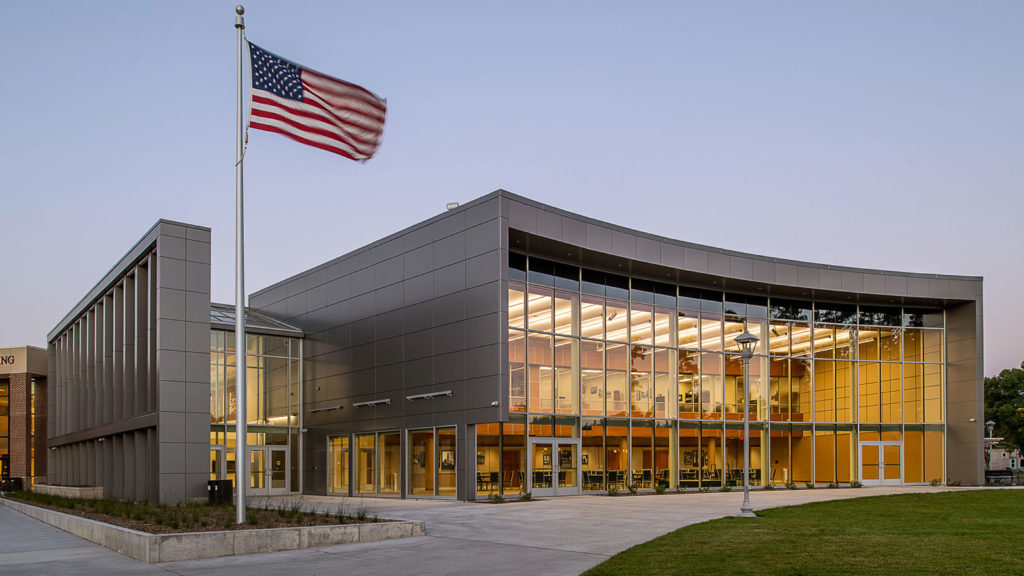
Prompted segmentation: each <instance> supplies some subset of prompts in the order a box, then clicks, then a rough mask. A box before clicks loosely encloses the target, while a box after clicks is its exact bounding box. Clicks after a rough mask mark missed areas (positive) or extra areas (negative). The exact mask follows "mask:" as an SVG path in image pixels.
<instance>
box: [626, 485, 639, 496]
mask: <svg viewBox="0 0 1024 576" xmlns="http://www.w3.org/2000/svg"><path fill="white" fill-rule="evenodd" d="M639 488H640V487H639V486H637V485H636V484H630V485H629V486H627V489H628V490H629V493H630V495H632V496H636V491H637V489H639Z"/></svg>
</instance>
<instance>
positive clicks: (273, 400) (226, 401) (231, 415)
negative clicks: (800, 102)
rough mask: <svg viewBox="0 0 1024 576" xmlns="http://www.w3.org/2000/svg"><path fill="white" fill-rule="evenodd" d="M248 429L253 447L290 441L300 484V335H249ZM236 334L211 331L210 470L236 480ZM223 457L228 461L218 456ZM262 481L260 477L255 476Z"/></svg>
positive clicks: (292, 472)
mask: <svg viewBox="0 0 1024 576" xmlns="http://www.w3.org/2000/svg"><path fill="white" fill-rule="evenodd" d="M246 343H247V348H248V349H247V351H246V353H247V359H248V366H247V367H246V404H247V405H248V406H247V407H246V412H245V413H246V432H247V445H248V446H287V447H288V448H289V461H288V463H287V466H288V467H289V473H288V477H289V479H290V485H291V490H292V491H297V490H298V489H299V477H298V473H299V463H298V459H299V447H298V433H299V406H300V401H301V399H300V394H301V388H302V386H301V382H300V381H299V380H300V365H301V362H302V359H301V351H300V349H299V339H297V338H288V337H283V336H271V335H264V334H246ZM235 374H236V360H235V334H234V332H230V331H224V330H211V331H210V448H211V471H212V473H214V474H217V475H218V476H220V477H221V478H222V479H228V480H234V479H235V461H236V455H235V431H234V424H235V418H236V413H237V405H236V401H235ZM222 457H223V458H224V460H225V466H224V467H222V468H221V467H218V466H217V465H216V464H217V461H218V460H219V459H220V458H222ZM253 481H255V482H260V480H259V479H254V480H253Z"/></svg>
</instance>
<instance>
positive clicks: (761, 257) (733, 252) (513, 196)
mask: <svg viewBox="0 0 1024 576" xmlns="http://www.w3.org/2000/svg"><path fill="white" fill-rule="evenodd" d="M494 193H495V194H500V195H501V196H502V197H505V198H509V199H512V200H515V201H516V202H521V203H523V204H526V205H529V206H533V207H535V208H539V209H541V210H545V211H548V212H554V213H556V214H560V215H562V216H566V217H569V218H573V219H576V220H580V221H583V222H586V223H588V224H595V225H598V226H602V227H605V228H610V229H612V230H617V231H620V232H625V233H627V234H632V235H634V236H638V237H645V238H650V239H651V240H656V241H659V242H670V243H673V244H677V245H679V246H683V247H684V248H694V249H698V250H705V251H708V252H714V253H718V254H724V255H726V256H736V257H740V258H753V259H758V260H764V261H767V262H775V263H780V264H790V265H793V266H813V267H816V268H821V269H826V270H839V271H848V272H861V273H863V272H870V273H875V274H886V275H901V276H916V277H921V278H947V279H955V280H974V281H978V280H983V279H984V277H983V276H964V275H956V274H932V273H921V272H905V271H901V270H884V269H875V268H857V267H854V266H843V265H836V264H823V263H820V262H808V261H804V260H791V259H788V258H776V257H773V256H766V255H762V254H754V253H751V252H741V251H739V250H730V249H728V248H718V247H716V246H710V245H707V244H698V243H696V242H689V241H686V240H679V239H676V238H669V237H667V236H658V235H657V234H651V233H649V232H644V231H642V230H635V229H633V228H627V227H625V226H620V225H618V224H613V223H611V222H604V221H602V220H597V219H596V218H590V217H588V216H583V215H580V214H576V213H574V212H569V211H568V210H563V209H561V208H558V207H556V206H551V205H549V204H544V203H543V202H538V201H536V200H532V199H530V198H526V197H524V196H520V195H518V194H515V193H512V192H509V191H507V190H502V189H498V190H496V191H495V192H494ZM509 227H510V228H515V229H517V230H519V229H521V228H520V227H519V226H515V225H513V224H512V223H511V222H510V224H509ZM523 231H524V232H530V233H534V234H535V233H536V232H535V231H532V230H523ZM542 235H543V234H542Z"/></svg>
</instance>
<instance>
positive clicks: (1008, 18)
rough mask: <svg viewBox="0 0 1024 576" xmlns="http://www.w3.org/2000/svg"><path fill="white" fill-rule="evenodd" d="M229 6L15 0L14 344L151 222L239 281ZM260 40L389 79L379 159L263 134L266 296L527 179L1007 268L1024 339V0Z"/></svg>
mask: <svg viewBox="0 0 1024 576" xmlns="http://www.w3.org/2000/svg"><path fill="white" fill-rule="evenodd" d="M234 5H235V2H221V1H192V2H185V1H163V2H140V1H131V2H109V1H91V2H77V1H76V2H49V1H15V0H3V1H0V54H2V55H3V57H2V58H0V78H3V79H4V81H3V85H2V89H0V104H2V105H0V186H2V191H0V205H2V208H0V210H2V212H0V213H2V214H3V218H2V220H0V230H2V234H3V240H2V244H0V246H3V250H2V258H3V263H2V264H0V270H2V271H3V272H2V281H0V303H2V304H0V345H19V344H32V345H37V346H45V344H46V333H47V332H48V331H49V330H50V329H52V328H53V327H54V326H55V325H56V324H57V322H58V321H59V320H60V319H61V317H62V316H63V314H65V313H66V312H67V311H68V310H70V308H71V307H72V306H73V305H74V304H75V303H76V302H77V301H78V300H79V299H80V298H82V297H83V296H84V295H85V293H86V292H87V291H88V290H89V289H90V288H91V287H92V286H93V285H94V284H95V283H96V282H97V281H98V280H99V279H100V278H101V277H102V275H103V274H104V273H105V272H106V271H107V270H108V269H109V268H110V267H111V266H112V265H113V264H114V263H115V262H116V261H117V260H118V259H119V258H120V256H121V255H122V254H124V253H125V252H126V251H127V250H128V248H129V247H130V246H131V245H132V244H133V243H134V242H135V241H136V240H137V239H138V238H139V237H140V236H141V235H142V234H143V233H144V232H145V231H146V230H147V229H148V228H149V227H150V226H151V225H152V224H153V223H154V222H155V221H156V220H157V219H158V218H168V219H173V220H181V221H185V222H190V223H194V224H199V225H203V226H209V227H211V228H212V229H213V279H212V292H213V294H212V296H213V299H214V300H215V301H220V302H228V303H231V302H233V298H234V297H233V282H234V279H233V274H234V243H233V242H234V168H233V164H234V153H235V59H236V52H235V51H236V48H235V46H236V44H235V43H236V37H235V29H234V27H233V24H234ZM245 6H246V9H247V14H246V25H247V33H248V37H249V39H250V40H252V41H253V42H256V43H258V44H260V45H261V46H264V47H265V48H267V49H268V50H271V51H273V52H276V53H278V54H280V55H282V56H284V57H286V58H289V59H292V60H295V61H297V62H299V63H301V64H304V65H307V66H309V67H312V68H315V69H317V70H320V71H322V72H325V73H328V74H331V75H335V76H338V77H341V78H344V79H346V80H350V81H352V82H356V83H358V84H361V85H363V86H365V87H367V88H369V89H370V90H372V91H374V92H375V93H377V94H379V95H381V96H383V97H385V98H387V99H388V106H389V109H388V123H387V127H386V129H385V134H384V139H383V144H382V146H381V149H380V151H379V152H378V155H377V157H376V158H374V159H373V160H371V161H370V162H368V163H366V164H358V163H355V162H351V161H349V160H345V159H343V158H341V157H339V156H335V155H333V154H329V153H327V152H323V151H321V150H318V149H315V148H311V147H308V146H303V145H300V144H297V143H294V142H292V141H290V140H288V139H286V138H284V137H282V136H279V135H277V134H271V133H268V132H259V131H254V132H252V133H251V134H250V139H249V149H248V153H247V156H246V174H245V177H246V208H247V210H246V226H247V235H246V256H247V262H246V266H247V274H246V291H247V293H252V292H254V291H256V290H258V289H261V288H264V287H266V286H268V285H270V284H272V283H274V282H276V281H278V280H281V279H283V278H285V277H287V276H290V275H292V274H294V273H297V272H300V271H302V270H305V269H307V268H310V267H312V266H315V265H317V264H320V263H322V262H325V261H327V260H328V259H331V258H333V257H336V256H339V255H341V254H344V253H346V252H349V251H351V250H353V249H355V248H358V247H360V246H362V245H364V244H366V243H369V242H372V241H374V240H376V239H378V238H381V237H383V236H385V235H387V234H390V233H392V232H395V231H397V230H399V229H401V228H403V227H406V226H408V225H411V224H414V223H416V222H419V221H421V220H424V219H426V218H428V217H430V216H433V215H435V214H437V213H439V212H442V211H443V210H444V205H445V203H446V202H450V201H461V202H466V201H469V200H472V199H473V198H476V197H479V196H482V195H484V194H486V193H488V192H491V191H493V190H495V189H497V188H504V189H506V190H509V191H512V192H514V193H517V194H521V195H523V196H527V197H529V198H533V199H535V200H538V201H540V202H544V203H547V204H551V205H554V206H557V207H560V208H564V209H566V210H570V211H572V212H576V213H579V214H583V215H586V216H590V217H593V218H597V219H600V220H605V221H608V222H613V223H616V224H620V225H623V226H628V227H631V228H636V229H639V230H644V231H648V232H652V233H655V234H658V235H662V236H667V237H671V238H677V239H681V240H687V241H691V242H698V243H702V244H708V245H711V246H717V247H722V248H729V249H734V250H741V251H745V252H752V253H756V254H763V255H767V256H775V257H781V258H791V259H796V260H805V261H811V262H821V263H827V264H837V265H846V266H857V267H867V268H878V269H890V270H905V271H913V272H927V273H941V274H959V275H981V276H984V277H985V302H984V304H985V354H986V358H985V374H986V375H991V374H995V373H997V372H998V371H999V370H1001V369H1003V368H1007V367H1015V366H1017V365H1019V364H1020V362H1021V359H1022V358H1024V338H1022V336H1021V333H1020V332H1021V329H1020V326H1021V320H1024V291H1022V289H1021V287H1022V286H1024V265H1022V260H1024V258H1022V255H1021V252H1022V247H1024V226H1022V225H1021V218H1022V210H1021V209H1022V207H1024V196H1022V192H1024V189H1022V188H1024V112H1022V110H1024V66H1022V65H1021V55H1022V54H1024V32H1022V30H1024V27H1022V24H1024V2H1019V1H986V2H971V1H966V0H965V1H961V2H946V1H938V0H927V1H920V2H910V1H896V2H893V1H867V2H755V1H750V2H688V1H687V2H684V1H679V2H639V1H638V2H630V3H627V2H621V1H616V2H594V1H587V2H583V1H582V0H580V1H574V2H569V1H566V2H542V1H536V2H534V1H516V2H508V1H505V2H478V1H472V2H470V1H467V2H443V1H440V2H419V1H409V2H296V1H290V2H264V1H258V2H256V1H249V2H245Z"/></svg>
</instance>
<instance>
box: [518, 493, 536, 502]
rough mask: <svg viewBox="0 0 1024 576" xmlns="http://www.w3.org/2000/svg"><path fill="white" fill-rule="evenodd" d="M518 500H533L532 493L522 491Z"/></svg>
mask: <svg viewBox="0 0 1024 576" xmlns="http://www.w3.org/2000/svg"><path fill="white" fill-rule="evenodd" d="M519 500H520V501H522V502H529V501H530V500H533V493H532V492H523V493H522V495H521V496H519Z"/></svg>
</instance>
